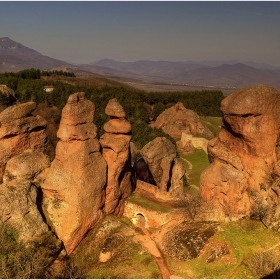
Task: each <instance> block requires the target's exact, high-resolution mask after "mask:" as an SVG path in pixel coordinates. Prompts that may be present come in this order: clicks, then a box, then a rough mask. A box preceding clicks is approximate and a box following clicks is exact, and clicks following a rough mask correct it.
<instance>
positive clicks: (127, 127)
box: [104, 119, 131, 134]
mask: <svg viewBox="0 0 280 280" xmlns="http://www.w3.org/2000/svg"><path fill="white" fill-rule="evenodd" d="M104 130H105V131H106V132H108V133H122V134H126V133H130V132H131V124H130V123H129V122H128V121H127V120H125V119H111V120H109V121H108V122H106V123H105V124H104Z"/></svg>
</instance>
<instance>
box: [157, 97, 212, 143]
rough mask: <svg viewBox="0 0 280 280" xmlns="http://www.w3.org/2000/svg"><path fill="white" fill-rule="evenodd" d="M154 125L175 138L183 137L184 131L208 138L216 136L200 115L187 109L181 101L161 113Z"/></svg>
mask: <svg viewBox="0 0 280 280" xmlns="http://www.w3.org/2000/svg"><path fill="white" fill-rule="evenodd" d="M153 126H154V127H156V128H161V129H162V130H163V131H164V132H165V133H167V134H169V135H170V136H171V137H173V138H181V134H182V132H183V131H184V132H186V133H188V134H192V135H194V136H201V137H205V138H208V139H211V138H213V137H214V135H213V133H212V132H211V131H210V130H209V129H208V128H207V127H206V126H204V125H203V124H202V123H201V121H200V118H199V115H198V114H197V113H196V112H195V111H193V110H189V109H186V108H185V107H184V105H183V103H181V102H179V103H177V104H176V105H175V106H173V107H171V108H169V109H166V110H165V111H164V112H163V113H161V114H160V115H159V116H158V117H157V119H156V121H155V123H154V124H153Z"/></svg>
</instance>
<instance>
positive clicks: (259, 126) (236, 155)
mask: <svg viewBox="0 0 280 280" xmlns="http://www.w3.org/2000/svg"><path fill="white" fill-rule="evenodd" d="M279 109H280V95H279V92H278V91H276V90H275V89H273V88H270V87H267V86H264V85H259V86H257V87H253V88H245V89H240V90H238V91H236V92H234V93H232V94H230V95H229V96H228V97H227V98H225V99H224V100H223V101H222V103H221V110H222V113H223V128H222V130H221V132H220V134H219V136H218V137H217V138H214V139H212V140H210V142H209V145H208V152H209V159H210V162H211V164H210V165H209V167H208V168H207V169H206V170H205V171H204V172H203V173H202V175H201V186H200V187H201V195H202V198H203V199H204V201H205V202H206V203H207V206H208V211H209V212H208V213H209V217H210V218H211V219H216V220H219V219H225V218H229V219H238V218H240V217H243V216H247V215H252V214H256V212H258V211H257V208H258V207H259V206H261V207H264V208H265V207H266V208H267V209H268V208H269V209H270V212H271V211H272V212H273V214H272V212H271V215H272V216H273V215H274V216H275V215H276V212H277V211H278V210H275V209H276V208H277V207H278V206H277V205H278V203H279V201H278V200H279V199H278V193H279V187H278V185H277V182H278V180H279V179H278V178H280V177H279V175H280V174H279V172H278V171H277V170H278V169H277V166H279V160H280V157H279V153H278V152H277V151H278V150H279V148H278V144H279V143H278V141H279V129H280V111H279ZM272 209H274V210H272ZM277 215H278V214H277ZM272 216H271V217H272ZM271 217H270V219H272V218H271ZM271 223H273V222H272V220H271Z"/></svg>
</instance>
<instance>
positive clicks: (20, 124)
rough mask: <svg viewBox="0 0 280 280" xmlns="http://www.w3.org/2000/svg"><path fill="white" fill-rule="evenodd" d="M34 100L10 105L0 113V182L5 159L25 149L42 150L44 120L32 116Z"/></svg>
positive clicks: (43, 148) (44, 136) (43, 147)
mask: <svg viewBox="0 0 280 280" xmlns="http://www.w3.org/2000/svg"><path fill="white" fill-rule="evenodd" d="M35 108H36V103H35V102H27V103H23V104H18V105H14V106H10V107H8V108H7V109H5V110H4V111H3V112H1V114H0V182H2V180H3V173H4V169H5V165H6V163H7V161H8V160H9V159H10V158H12V157H13V156H16V155H19V154H21V153H22V152H23V151H24V150H26V149H30V148H31V149H33V150H39V151H44V150H45V147H46V133H45V128H46V125H47V123H46V121H45V120H44V119H43V118H42V117H40V116H38V115H37V116H33V115H32V112H33V111H34V109H35Z"/></svg>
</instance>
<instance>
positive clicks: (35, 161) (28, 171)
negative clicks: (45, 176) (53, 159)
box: [3, 149, 50, 183]
mask: <svg viewBox="0 0 280 280" xmlns="http://www.w3.org/2000/svg"><path fill="white" fill-rule="evenodd" d="M49 166H50V161H49V158H48V157H47V156H46V155H44V154H43V153H42V152H40V151H32V150H31V149H29V150H25V151H24V152H23V153H22V154H20V155H18V156H14V157H13V158H11V159H10V160H9V161H8V162H7V164H6V168H5V172H4V176H3V182H4V183H5V182H8V181H11V180H14V179H23V180H29V181H34V180H35V178H36V177H37V176H38V175H39V174H40V173H41V172H42V171H44V170H45V169H46V168H48V167H49Z"/></svg>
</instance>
